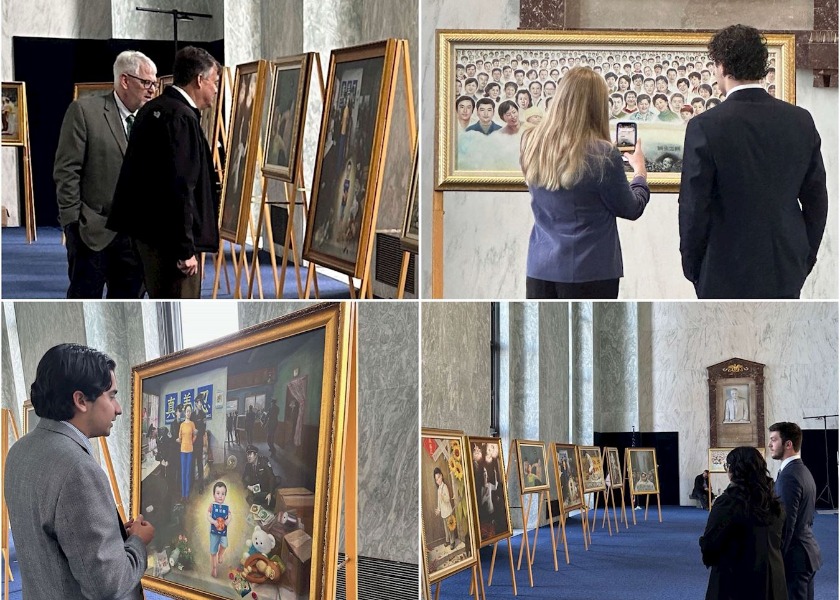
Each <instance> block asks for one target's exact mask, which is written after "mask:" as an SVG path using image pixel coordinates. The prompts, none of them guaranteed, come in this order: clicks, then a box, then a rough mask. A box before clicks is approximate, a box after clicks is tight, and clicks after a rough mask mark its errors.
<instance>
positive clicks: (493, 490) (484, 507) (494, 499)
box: [467, 436, 513, 548]
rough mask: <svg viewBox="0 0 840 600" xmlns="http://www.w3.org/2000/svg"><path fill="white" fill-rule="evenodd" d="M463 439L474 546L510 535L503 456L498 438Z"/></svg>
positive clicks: (511, 530) (484, 544) (494, 541)
mask: <svg viewBox="0 0 840 600" xmlns="http://www.w3.org/2000/svg"><path fill="white" fill-rule="evenodd" d="M467 443H468V444H469V452H470V456H471V458H472V460H471V461H470V463H469V464H470V485H471V489H472V497H473V509H474V512H473V514H474V515H475V522H476V533H477V534H478V547H479V548H483V547H484V546H487V545H489V544H494V543H496V542H498V541H499V540H503V539H505V538H509V537H510V536H511V535H513V527H512V526H511V522H510V502H509V500H508V494H507V477H506V475H505V459H504V455H503V454H502V440H500V439H499V438H491V437H473V436H470V437H468V438H467Z"/></svg>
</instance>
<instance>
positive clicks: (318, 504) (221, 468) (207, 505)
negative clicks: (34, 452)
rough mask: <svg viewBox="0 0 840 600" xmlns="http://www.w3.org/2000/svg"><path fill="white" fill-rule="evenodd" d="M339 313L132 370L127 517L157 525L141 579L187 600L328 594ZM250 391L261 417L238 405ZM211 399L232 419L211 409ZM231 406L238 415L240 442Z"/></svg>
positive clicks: (289, 319) (335, 486)
mask: <svg viewBox="0 0 840 600" xmlns="http://www.w3.org/2000/svg"><path fill="white" fill-rule="evenodd" d="M347 311H348V307H347V306H346V305H345V304H321V305H316V306H312V307H308V308H306V309H303V310H300V311H298V312H295V313H292V314H290V315H287V316H285V317H281V318H279V319H274V320H272V321H268V322H265V323H261V324H259V325H256V326H254V327H250V328H248V329H244V330H242V331H240V332H238V333H235V334H232V335H229V336H227V337H225V338H222V339H220V340H218V341H215V342H210V343H207V344H204V345H202V346H198V347H196V348H191V349H188V350H183V351H181V352H176V353H175V354H171V355H168V356H164V357H161V358H159V359H156V360H152V361H149V362H147V363H144V364H141V365H138V366H136V367H134V368H133V369H132V393H133V398H134V403H133V414H132V453H131V504H130V506H131V510H130V513H131V515H132V516H136V515H137V514H138V513H142V514H143V515H144V516H145V517H146V518H147V519H148V520H149V521H150V522H152V523H153V524H154V525H155V536H154V538H153V540H152V542H151V543H150V544H149V561H148V568H147V570H146V573H145V575H144V577H143V585H144V587H146V588H147V589H151V590H154V591H156V592H160V593H162V594H166V595H172V596H175V597H186V598H190V599H198V598H212V599H214V600H217V599H231V600H233V599H240V598H242V597H244V596H248V597H250V596H251V595H254V596H255V597H260V598H264V597H265V598H290V599H293V600H304V599H306V600H314V599H318V600H321V599H325V598H327V597H328V596H329V595H330V593H329V592H325V589H331V587H333V586H331V584H330V583H329V582H331V581H332V582H334V581H335V570H336V563H337V552H338V545H337V544H338V514H339V513H338V505H337V504H336V503H337V502H338V501H339V499H340V498H341V480H342V465H343V460H344V445H343V441H344V423H345V410H346V402H345V400H346V392H347V387H346V386H347V373H348V372H347V369H348V365H347V355H348V344H349V339H350V330H349V326H348V314H347ZM255 392H256V393H259V394H262V395H264V396H265V398H266V406H265V410H264V411H260V412H259V414H257V412H256V410H255V408H254V405H253V404H248V403H247V401H246V398H248V397H252V394H253V393H255ZM213 393H222V394H224V395H225V397H226V398H228V400H229V401H230V404H231V405H232V406H231V409H232V410H231V411H230V413H229V414H225V413H226V412H227V411H213V412H211V411H210V410H208V408H211V407H212V405H213V403H212V402H210V401H209V398H211V397H212V394H213ZM231 414H236V415H242V416H244V417H245V423H246V424H245V426H244V432H243V434H244V435H243V436H241V437H239V436H234V432H233V431H232V423H233V421H232V419H231V418H230V417H231ZM269 419H270V420H273V422H269Z"/></svg>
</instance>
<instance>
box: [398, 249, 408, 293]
mask: <svg viewBox="0 0 840 600" xmlns="http://www.w3.org/2000/svg"><path fill="white" fill-rule="evenodd" d="M409 262H411V252H408V251H405V252H403V257H402V265H401V266H400V281H399V283H398V284H397V300H402V299H403V297H404V296H405V284H406V279H408V264H409Z"/></svg>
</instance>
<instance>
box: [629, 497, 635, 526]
mask: <svg viewBox="0 0 840 600" xmlns="http://www.w3.org/2000/svg"><path fill="white" fill-rule="evenodd" d="M630 514H631V515H633V525H635V524H636V496H634V495H633V494H630Z"/></svg>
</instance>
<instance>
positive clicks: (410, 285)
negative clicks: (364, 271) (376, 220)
mask: <svg viewBox="0 0 840 600" xmlns="http://www.w3.org/2000/svg"><path fill="white" fill-rule="evenodd" d="M375 252H376V273H375V274H374V276H375V278H376V281H379V282H381V283H384V284H387V285H390V286H391V287H394V288H395V287H397V285H399V283H400V267H401V266H402V257H403V250H402V246H400V238H399V237H395V236H393V235H389V234H387V233H377V234H376V247H375ZM416 262H417V255H416V254H412V255H411V259H409V261H408V277H407V278H406V282H405V291H406V293H407V294H415V291H414V279H415V277H414V267H415V263H416Z"/></svg>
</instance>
